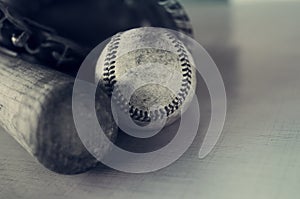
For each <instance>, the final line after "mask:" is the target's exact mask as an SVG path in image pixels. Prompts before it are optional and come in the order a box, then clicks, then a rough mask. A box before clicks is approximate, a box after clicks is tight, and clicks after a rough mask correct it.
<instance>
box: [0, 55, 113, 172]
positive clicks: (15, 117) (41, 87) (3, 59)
mask: <svg viewBox="0 0 300 199" xmlns="http://www.w3.org/2000/svg"><path fill="white" fill-rule="evenodd" d="M73 84H74V79H73V78H71V77H69V76H67V75H64V74H62V73H59V72H56V71H53V70H50V69H48V68H44V67H41V66H37V65H33V64H29V63H27V62H24V61H22V60H20V59H18V58H15V57H9V56H6V55H3V54H0V125H1V126H2V127H3V128H4V129H5V130H6V131H7V132H8V133H9V134H10V135H11V136H12V137H13V138H15V140H16V141H18V142H19V143H20V144H21V145H22V146H23V147H24V148H25V149H26V150H27V151H28V152H29V153H30V154H31V155H32V156H34V157H35V158H36V159H37V160H38V161H39V162H40V163H42V164H43V165H44V166H45V167H46V168H48V169H50V170H52V171H55V172H58V173H62V174H77V173H81V172H84V171H86V170H88V169H90V168H92V167H94V166H96V165H97V164H99V163H98V161H97V160H96V158H94V157H93V156H92V155H91V154H90V153H89V152H88V151H87V150H86V148H85V147H84V145H83V144H82V142H81V140H80V139H79V136H78V134H77V131H76V128H75V124H74V121H73V115H72V89H73ZM97 96H98V97H99V99H97V100H96V107H99V110H96V111H97V114H98V113H101V115H102V119H104V120H105V121H104V122H103V124H105V125H106V126H105V129H106V130H107V132H105V133H106V135H107V136H108V137H109V138H110V139H113V138H114V137H115V136H116V133H117V126H116V124H115V123H114V122H113V121H114V120H113V118H112V116H111V114H110V113H109V112H107V110H106V109H105V107H107V106H108V104H107V103H108V101H109V100H108V97H107V96H106V95H105V94H103V95H100V96H99V94H98V95H97ZM103 149H106V148H105V146H104V147H103ZM107 150H108V149H107ZM102 153H106V151H105V150H104V151H102Z"/></svg>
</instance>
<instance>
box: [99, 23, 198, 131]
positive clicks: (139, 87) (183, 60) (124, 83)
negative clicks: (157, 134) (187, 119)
mask: <svg viewBox="0 0 300 199" xmlns="http://www.w3.org/2000/svg"><path fill="white" fill-rule="evenodd" d="M96 81H97V82H99V85H100V86H102V87H104V88H105V90H106V92H107V94H109V95H110V96H111V98H112V102H114V104H115V105H116V107H117V110H118V111H119V112H118V113H122V114H121V115H125V116H122V117H119V118H118V120H119V122H123V123H125V125H128V126H130V127H133V128H134V127H135V125H137V126H139V127H143V128H149V129H155V128H161V127H162V125H163V126H166V125H170V124H172V123H173V122H174V121H176V120H177V119H178V118H180V115H181V114H182V113H183V112H184V111H185V110H186V109H187V108H188V106H189V104H190V102H191V100H192V98H193V96H194V93H195V92H194V91H195V88H196V70H195V64H194V60H193V58H192V56H191V53H190V52H189V50H188V48H187V47H186V46H185V45H184V44H183V42H182V41H181V40H180V39H179V37H178V35H177V34H176V33H174V32H173V31H171V30H168V29H163V28H153V27H144V28H137V29H132V30H129V31H126V32H122V33H118V34H116V35H115V36H113V37H112V38H111V40H110V42H109V43H108V44H107V45H106V47H105V48H104V50H103V51H102V53H101V55H100V57H99V59H98V61H97V66H96ZM119 115H120V114H119ZM126 115H127V116H128V118H130V121H131V122H133V123H131V122H130V121H129V120H126ZM123 117H124V118H123ZM124 121H125V122H124Z"/></svg>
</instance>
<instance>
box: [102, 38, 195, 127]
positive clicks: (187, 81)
mask: <svg viewBox="0 0 300 199" xmlns="http://www.w3.org/2000/svg"><path fill="white" fill-rule="evenodd" d="M121 35H122V33H118V34H117V35H116V36H114V37H113V38H112V40H111V42H110V44H109V45H108V49H107V54H106V57H105V63H104V65H105V67H104V73H103V76H104V87H105V89H106V91H107V93H108V94H109V95H110V96H112V92H113V91H114V90H115V91H114V93H115V94H116V96H113V100H114V102H116V104H117V105H119V106H120V108H121V109H122V110H123V111H125V112H127V111H129V114H130V117H131V118H133V119H135V120H137V121H140V122H150V121H151V120H153V121H155V120H157V119H162V118H163V117H164V116H167V117H168V116H170V115H171V114H173V113H174V112H175V111H176V110H178V109H179V107H180V106H181V105H182V103H183V101H184V100H185V99H186V97H187V95H188V92H189V91H190V89H191V84H192V81H191V80H192V70H191V64H190V61H189V58H188V54H187V51H186V50H185V48H184V46H183V44H182V42H181V41H179V40H178V39H177V38H176V37H175V36H174V35H173V34H171V33H169V32H166V33H165V35H166V36H167V38H168V39H170V40H171V42H172V43H173V44H174V47H175V48H176V49H177V53H178V59H179V61H180V63H181V70H182V84H181V88H180V92H179V93H178V94H177V96H176V97H175V98H174V99H173V100H172V102H171V103H170V104H168V105H167V106H165V107H164V108H160V109H158V110H154V111H149V112H148V111H144V110H140V109H139V108H137V107H135V106H134V105H132V104H130V103H129V104H128V103H127V102H126V99H125V98H124V97H123V95H122V93H121V91H120V90H119V89H118V88H117V86H116V85H115V84H116V83H117V79H116V71H115V68H116V65H115V63H116V58H117V57H116V54H117V49H118V48H119V44H120V40H121V38H120V37H121ZM128 105H129V109H128Z"/></svg>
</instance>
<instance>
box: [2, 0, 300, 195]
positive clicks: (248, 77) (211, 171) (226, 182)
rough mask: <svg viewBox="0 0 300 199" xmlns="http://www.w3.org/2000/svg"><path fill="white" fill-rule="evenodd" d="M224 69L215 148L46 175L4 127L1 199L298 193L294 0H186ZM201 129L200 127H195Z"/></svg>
mask: <svg viewBox="0 0 300 199" xmlns="http://www.w3.org/2000/svg"><path fill="white" fill-rule="evenodd" d="M186 7H187V10H188V11H189V13H190V16H191V18H192V21H193V24H194V26H195V28H196V35H197V39H198V41H200V42H201V43H202V44H203V45H204V46H205V47H206V48H207V50H208V51H209V52H210V53H211V55H212V57H213V58H214V59H215V61H216V63H217V65H218V66H219V68H220V70H221V71H222V73H223V77H224V80H225V84H226V87H227V92H228V114H227V120H226V124H225V128H224V132H223V134H222V137H221V139H220V140H219V142H218V144H217V146H216V148H215V149H214V150H213V152H212V153H211V154H210V155H209V156H207V157H206V158H205V159H203V160H200V159H198V158H197V151H198V150H199V146H198V143H197V142H195V143H194V144H193V146H192V147H191V148H190V150H189V151H188V152H187V153H185V154H184V156H183V157H181V158H180V159H179V160H178V161H177V162H176V163H174V164H172V165H171V166H169V167H167V168H165V169H162V170H160V171H158V172H154V173H148V174H139V175H136V174H126V173H121V172H117V171H113V170H108V169H107V170H105V171H102V170H100V169H96V170H93V171H90V172H88V173H85V174H81V175H77V176H63V175H58V174H55V173H52V172H50V171H48V170H46V169H44V168H43V167H42V166H40V165H39V164H37V163H36V162H35V161H34V160H33V158H32V157H30V156H29V155H28V154H27V153H26V152H25V151H24V150H23V149H22V148H21V147H20V146H19V145H18V144H17V143H16V142H15V141H14V140H13V139H12V138H11V137H10V136H9V135H8V134H6V133H5V132H3V130H0V198H3V199H4V198H5V199H9V198H12V199H15V198H18V197H20V198H25V199H27V198H28V199H29V198H30V199H32V198H46V199H47V198H49V199H50V198H51V199H52V198H61V199H66V198H70V199H71V198H72V199H73V198H75V199H77V198H85V199H96V198H151V199H152V198H172V199H175V198H205V199H216V198H221V199H227V198H228V199H235V198H236V199H240V198H243V199H247V198H249V199H253V198H256V199H267V198H270V199H275V198H296V197H297V196H299V194H300V190H299V187H300V155H299V152H300V66H299V65H300V50H299V48H300V26H299V22H298V19H299V17H300V13H299V9H300V4H299V3H265V4H243V5H230V6H224V5H214V6H211V5H208V4H205V5H200V4H186ZM200 131H201V128H200Z"/></svg>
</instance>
